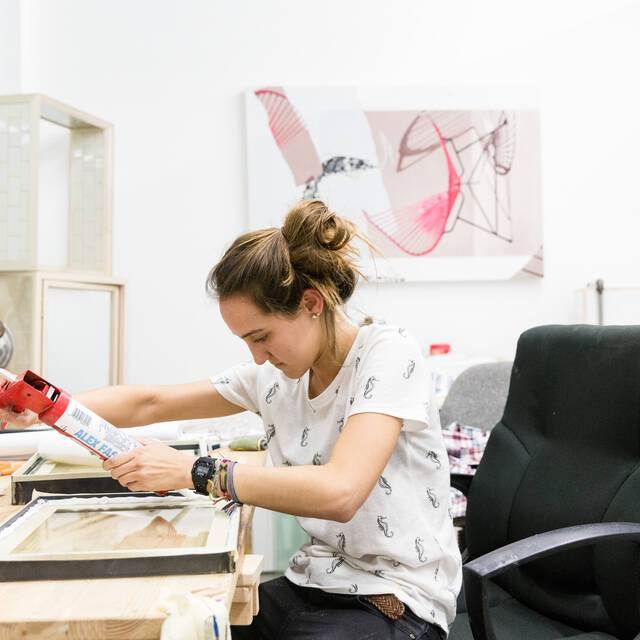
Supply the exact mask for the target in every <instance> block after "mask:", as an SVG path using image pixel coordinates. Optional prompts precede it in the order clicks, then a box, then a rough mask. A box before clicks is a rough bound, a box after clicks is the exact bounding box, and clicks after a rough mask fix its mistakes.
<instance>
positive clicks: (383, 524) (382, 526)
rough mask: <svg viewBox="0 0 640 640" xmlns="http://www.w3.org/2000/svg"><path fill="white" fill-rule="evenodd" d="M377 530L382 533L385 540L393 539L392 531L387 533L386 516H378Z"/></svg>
mask: <svg viewBox="0 0 640 640" xmlns="http://www.w3.org/2000/svg"><path fill="white" fill-rule="evenodd" d="M377 522H378V529H380V531H382V533H384V536H385V538H393V531H389V523H388V522H387V516H378V520H377Z"/></svg>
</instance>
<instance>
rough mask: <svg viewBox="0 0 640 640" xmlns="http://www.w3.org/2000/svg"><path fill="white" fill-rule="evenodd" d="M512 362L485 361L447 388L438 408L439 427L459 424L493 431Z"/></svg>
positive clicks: (471, 368) (506, 388) (462, 374)
mask: <svg viewBox="0 0 640 640" xmlns="http://www.w3.org/2000/svg"><path fill="white" fill-rule="evenodd" d="M512 365H513V362H488V363H486V364H476V365H473V366H472V367H469V368H468V369H465V370H464V371H463V372H462V373H461V374H460V375H459V376H458V377H457V378H456V379H455V380H454V381H453V384H452V385H451V389H449V392H448V393H447V397H446V398H445V400H444V403H443V405H442V408H441V409H440V424H441V425H442V426H443V427H446V426H447V425H449V424H451V423H452V422H460V423H462V424H466V425H469V426H471V427H479V428H480V429H493V427H494V426H495V424H496V423H497V422H498V420H500V418H501V417H502V412H503V411H504V405H505V402H506V400H507V391H508V389H509V378H510V377H511V367H512Z"/></svg>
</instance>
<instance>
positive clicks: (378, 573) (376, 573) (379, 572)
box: [373, 569, 384, 578]
mask: <svg viewBox="0 0 640 640" xmlns="http://www.w3.org/2000/svg"><path fill="white" fill-rule="evenodd" d="M373 575H374V576H378V578H384V571H383V570H382V569H376V570H375V571H374V572H373Z"/></svg>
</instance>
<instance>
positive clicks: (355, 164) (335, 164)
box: [303, 156, 374, 200]
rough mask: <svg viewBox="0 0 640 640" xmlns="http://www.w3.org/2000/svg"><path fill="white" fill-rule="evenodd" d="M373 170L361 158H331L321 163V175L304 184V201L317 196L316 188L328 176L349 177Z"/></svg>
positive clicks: (371, 166)
mask: <svg viewBox="0 0 640 640" xmlns="http://www.w3.org/2000/svg"><path fill="white" fill-rule="evenodd" d="M373 168H374V167H373V165H371V164H369V163H368V162H366V161H365V160H362V159H361V158H353V157H349V156H332V157H331V158H329V159H328V160H325V161H324V162H323V163H322V173H321V174H320V175H319V176H316V177H315V178H312V179H311V180H309V181H308V182H307V183H306V184H305V187H304V192H303V198H304V199H305V200H313V198H315V197H316V196H317V195H318V186H319V185H320V182H321V181H322V180H324V179H325V178H327V177H328V176H331V175H336V174H338V173H343V174H346V175H350V174H352V173H354V172H360V171H365V170H366V169H373Z"/></svg>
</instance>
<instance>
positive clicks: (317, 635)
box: [231, 577, 445, 640]
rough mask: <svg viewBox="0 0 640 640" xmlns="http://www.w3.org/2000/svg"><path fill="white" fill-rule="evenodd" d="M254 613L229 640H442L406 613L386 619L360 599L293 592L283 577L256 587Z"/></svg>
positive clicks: (304, 590) (309, 591)
mask: <svg viewBox="0 0 640 640" xmlns="http://www.w3.org/2000/svg"><path fill="white" fill-rule="evenodd" d="M258 597H259V600H260V611H259V613H258V615H257V616H256V617H255V618H254V619H253V623H252V624H251V625H250V626H247V627H231V632H232V636H233V640H245V639H248V638H252V639H258V640H289V639H290V640H294V639H297V640H324V639H325V638H326V639H327V640H329V639H331V640H342V639H344V640H347V639H348V640H364V639H365V638H381V639H385V640H400V639H401V638H402V639H403V640H407V639H408V640H414V639H415V640H418V639H419V640H442V638H444V635H445V634H444V631H442V630H441V629H440V627H437V626H434V625H432V624H429V623H428V622H425V621H424V620H422V619H420V618H418V616H416V615H415V614H414V613H413V611H411V610H410V609H409V607H406V611H405V612H404V614H403V615H402V617H400V618H399V619H398V620H390V619H389V618H387V617H386V616H385V615H384V614H382V613H380V612H379V611H378V610H377V609H376V608H375V607H374V606H373V605H372V604H371V603H369V602H367V601H366V600H363V599H362V597H361V596H355V595H354V596H352V595H346V594H345V595H343V594H337V593H326V592H325V591H322V590H321V589H312V588H310V587H299V586H298V585H296V584H293V582H290V581H289V580H287V579H286V578H285V577H282V578H276V579H275V580H269V581H268V582H264V583H263V584H261V585H260V588H259V592H258Z"/></svg>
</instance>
